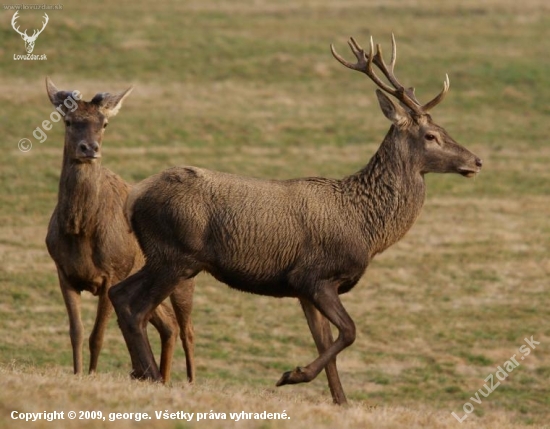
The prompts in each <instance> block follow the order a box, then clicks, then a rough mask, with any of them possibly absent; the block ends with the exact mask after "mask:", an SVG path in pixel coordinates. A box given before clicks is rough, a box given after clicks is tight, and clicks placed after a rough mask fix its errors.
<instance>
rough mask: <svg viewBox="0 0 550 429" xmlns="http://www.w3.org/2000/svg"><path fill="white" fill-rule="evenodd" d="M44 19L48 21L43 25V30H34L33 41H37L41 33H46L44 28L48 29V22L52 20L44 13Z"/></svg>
mask: <svg viewBox="0 0 550 429" xmlns="http://www.w3.org/2000/svg"><path fill="white" fill-rule="evenodd" d="M43 18H46V20H45V21H44V22H43V23H42V28H41V29H40V30H33V33H32V36H31V39H36V38H37V37H38V35H39V34H40V33H42V32H43V31H44V28H46V25H48V21H49V20H50V18H49V17H48V14H47V13H45V12H44V16H43Z"/></svg>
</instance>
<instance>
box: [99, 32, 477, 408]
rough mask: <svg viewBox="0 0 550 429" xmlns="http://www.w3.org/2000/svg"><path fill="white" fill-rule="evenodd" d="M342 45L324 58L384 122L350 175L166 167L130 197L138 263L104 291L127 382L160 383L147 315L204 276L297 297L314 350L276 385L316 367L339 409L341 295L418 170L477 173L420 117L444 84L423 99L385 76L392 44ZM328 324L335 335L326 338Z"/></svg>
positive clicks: (344, 343)
mask: <svg viewBox="0 0 550 429" xmlns="http://www.w3.org/2000/svg"><path fill="white" fill-rule="evenodd" d="M349 45H350V47H351V50H352V52H353V53H354V55H355V56H356V58H357V63H349V62H347V61H346V60H344V59H343V58H342V57H340V56H339V55H338V54H337V53H336V51H335V50H334V47H332V53H333V55H334V57H335V58H336V59H337V60H338V61H339V62H340V63H342V64H343V65H344V66H346V67H348V68H351V69H353V70H357V71H360V72H362V73H365V74H366V75H367V76H369V77H370V78H371V80H372V81H373V82H374V83H375V84H376V85H377V86H378V87H379V88H380V89H377V91H376V95H377V97H378V101H379V104H380V108H381V110H382V112H383V114H384V115H385V117H386V118H387V119H389V120H390V121H391V123H392V125H391V127H390V130H389V131H388V133H387V135H386V137H385V138H384V140H383V142H382V143H381V145H380V147H379V148H378V150H377V152H376V153H375V154H374V156H373V157H372V158H371V160H370V161H369V162H368V164H367V165H366V166H365V167H363V168H362V169H361V170H360V171H358V172H357V173H355V174H352V175H350V176H347V177H344V178H343V179H340V180H336V179H328V178H322V177H317V178H302V179H293V180H260V179H254V178H247V177H242V176H237V175H232V174H225V173H220V172H215V171H209V170H206V169H202V168H197V167H174V168H170V169H168V170H165V171H163V172H161V173H159V174H157V175H154V176H152V177H150V178H148V179H145V180H144V181H143V182H141V183H139V184H138V185H136V187H135V188H134V189H133V191H132V192H131V194H130V195H129V197H128V200H127V203H126V216H127V217H128V221H129V223H130V224H131V226H132V229H133V231H134V233H135V234H136V236H137V239H138V241H139V244H140V246H141V248H142V250H143V252H144V254H145V257H146V263H145V265H144V267H143V268H142V269H141V270H140V271H138V272H137V273H136V274H134V275H132V276H130V277H128V278H127V279H126V280H124V281H123V282H121V283H120V284H118V285H115V286H114V287H113V288H111V290H110V291H109V296H110V298H111V301H112V302H113V304H114V307H115V311H116V313H117V316H118V322H119V326H120V328H121V330H122V332H123V335H124V338H125V340H126V345H127V347H128V350H129V352H130V356H131V359H132V365H133V371H134V374H135V375H137V376H139V377H141V378H144V379H152V380H158V379H160V377H161V374H160V373H159V370H158V367H157V365H156V363H155V360H154V357H153V355H152V353H151V349H150V346H149V343H148V339H147V333H146V331H145V329H144V326H145V325H144V322H145V320H146V319H147V317H148V315H149V314H150V313H151V311H153V309H154V308H155V307H156V306H157V305H158V304H159V303H160V302H162V301H163V300H164V299H165V298H166V296H168V295H169V294H170V293H172V291H173V290H174V288H177V287H179V285H180V284H181V282H183V281H186V280H188V279H192V278H194V277H195V276H196V275H197V273H199V272H201V271H206V272H208V273H210V274H212V275H213V276H214V277H215V278H216V279H218V280H219V281H221V282H224V283H226V284H227V285H229V286H230V287H232V288H235V289H238V290H241V291H246V292H250V293H255V294H259V295H266V296H272V297H292V298H298V300H299V302H300V304H301V306H302V309H303V312H304V314H305V317H306V319H307V323H308V325H309V329H310V331H311V333H312V336H313V339H314V342H315V344H316V347H317V350H318V353H319V355H318V357H317V358H316V359H314V360H313V361H312V362H311V363H309V364H308V365H306V366H299V367H297V368H295V369H294V370H292V371H288V372H285V373H284V374H283V375H282V377H281V378H280V380H279V381H278V382H277V385H278V386H282V385H286V384H296V383H303V382H309V381H311V380H313V379H314V378H315V377H316V376H317V375H318V374H319V373H320V372H321V371H322V370H323V369H325V372H326V374H327V378H328V384H329V388H330V391H331V394H332V398H333V401H334V402H335V403H337V404H344V403H346V396H345V394H344V390H343V388H342V384H341V382H340V379H339V375H338V371H337V367H336V357H337V355H338V354H339V353H340V352H341V351H342V350H344V349H345V348H346V347H348V346H350V345H351V344H352V343H353V342H354V341H355V336H356V333H355V324H354V322H353V320H352V319H351V317H350V316H349V314H348V313H347V311H346V309H345V308H344V306H343V305H342V302H341V300H340V297H339V295H340V294H343V293H346V292H348V291H350V290H351V289H352V288H353V287H354V286H355V285H356V283H357V282H358V281H359V279H360V278H361V277H362V276H363V274H364V273H365V271H366V269H367V267H368V265H369V262H370V261H371V260H372V258H373V257H374V256H375V255H377V254H379V253H380V252H383V251H384V250H385V249H387V248H388V247H389V246H391V245H392V244H394V243H395V242H397V241H398V240H400V239H401V238H402V237H403V236H404V235H405V233H406V232H407V231H408V230H409V229H410V228H411V226H412V225H413V224H414V222H415V220H416V218H417V217H418V215H419V214H420V211H421V208H422V205H423V203H424V199H425V189H426V186H425V182H424V176H425V175H426V174H427V173H458V174H461V175H463V176H466V177H472V176H474V175H475V174H477V173H478V172H479V171H480V169H481V166H482V162H481V160H480V159H479V158H478V157H477V156H475V155H474V154H473V153H471V152H470V151H468V150H467V149H465V148H464V147H462V146H460V145H459V144H458V143H456V142H455V141H454V140H453V139H452V138H451V137H450V136H449V134H448V133H447V132H446V131H445V130H444V129H443V128H442V127H440V126H439V125H437V124H435V123H434V122H433V120H432V117H431V116H430V114H429V111H430V110H431V109H432V108H434V107H435V106H436V105H437V104H439V103H440V102H441V101H442V100H443V98H444V97H445V95H446V94H447V92H448V90H449V80H448V77H447V78H446V79H445V83H444V87H443V90H442V91H441V92H440V93H439V94H438V95H437V96H436V97H435V98H434V99H433V100H431V101H429V102H428V103H426V104H421V103H419V102H418V100H417V99H416V97H415V95H414V92H413V90H412V89H406V88H405V87H404V86H403V85H401V84H400V83H399V81H398V80H397V78H396V77H395V74H394V71H393V69H394V65H395V60H396V45H395V40H394V38H393V37H392V47H393V50H392V59H391V63H390V65H389V66H388V65H386V63H385V62H384V60H383V59H382V51H381V48H380V46H379V45H377V50H376V53H374V47H373V43H372V38H371V46H370V52H369V53H368V54H367V53H366V52H365V51H364V50H363V49H362V48H361V47H360V46H359V45H358V44H357V42H356V41H355V40H354V39H353V38H352V39H351V40H350V42H349ZM373 65H375V66H377V67H378V69H379V70H380V71H381V72H382V74H383V75H384V76H385V77H386V78H387V80H388V82H389V83H385V82H384V81H383V80H382V79H381V78H379V76H378V75H377V74H375V72H374V69H373ZM385 93H388V94H390V95H391V96H393V97H395V99H397V101H398V102H399V103H395V102H394V101H392V99H391V98H390V97H389V96H388V95H386V94H385ZM267 311H269V310H267ZM330 323H332V324H333V325H334V326H335V327H336V328H337V330H338V337H337V338H336V340H333V337H332V333H331V328H330Z"/></svg>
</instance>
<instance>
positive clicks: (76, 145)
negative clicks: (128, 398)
mask: <svg viewBox="0 0 550 429" xmlns="http://www.w3.org/2000/svg"><path fill="white" fill-rule="evenodd" d="M46 87H47V91H48V96H49V98H50V101H51V102H52V104H53V105H54V106H56V107H57V109H58V111H60V112H62V113H63V119H64V122H65V146H64V149H63V163H62V169H61V177H60V180H59V195H58V203H57V206H56V208H55V210H54V212H53V214H52V217H51V219H50V224H49V227H48V235H47V237H46V245H47V247H48V251H49V253H50V255H51V257H52V259H53V260H54V261H55V265H56V267H57V273H58V276H59V285H60V287H61V292H62V294H63V299H64V301H65V306H66V308H67V313H68V315H69V325H70V337H71V345H72V349H73V368H74V373H75V374H81V373H82V345H83V342H84V334H83V326H82V321H81V315H80V314H81V310H80V294H81V292H83V291H88V292H91V293H92V294H93V295H95V296H97V297H98V305H97V312H96V320H95V324H94V328H93V330H92V333H91V335H90V339H89V346H90V366H89V372H90V373H93V372H95V370H96V368H97V363H98V358H99V352H100V350H101V346H102V343H103V335H104V332H105V328H106V326H107V321H108V319H109V317H110V315H111V314H112V305H111V302H110V301H109V298H108V296H107V292H108V290H109V288H110V287H111V286H112V285H113V284H116V283H118V282H120V281H121V280H123V279H125V278H126V277H127V276H128V275H129V274H131V273H133V272H135V271H136V270H138V269H139V268H141V266H142V265H143V255H142V253H141V250H140V249H139V246H138V243H137V241H136V239H135V237H134V235H133V234H132V233H131V232H129V231H128V225H127V224H126V220H125V218H124V213H123V207H124V203H125V200H126V197H127V195H128V192H129V191H130V185H129V184H128V183H126V182H125V181H124V180H122V179H121V178H120V177H119V176H117V175H116V174H114V173H113V172H111V171H110V170H108V169H107V168H105V167H103V166H101V164H100V160H101V152H102V140H103V133H104V130H105V128H106V126H107V124H108V119H109V118H110V117H112V116H114V115H116V114H117V112H118V110H119V109H120V107H121V105H122V102H123V101H124V99H125V98H126V97H127V96H128V94H129V93H130V89H128V90H126V91H124V92H122V93H120V94H109V93H106V92H103V93H99V94H97V95H96V96H95V97H94V98H93V99H92V100H91V101H83V100H78V101H76V100H74V99H73V98H71V92H70V91H59V90H58V89H57V88H56V87H55V85H54V84H53V83H52V82H51V80H50V79H49V78H48V79H46ZM184 286H185V288H180V289H176V290H174V293H172V294H171V295H170V299H171V301H172V306H173V307H174V308H175V309H176V314H175V315H174V312H173V311H172V309H171V308H170V307H169V306H168V305H165V304H164V303H163V304H162V305H160V306H159V307H158V308H156V309H154V311H152V312H151V313H150V314H149V315H148V316H147V320H150V321H151V323H152V324H154V325H155V327H156V328H157V330H158V331H159V333H160V336H161V343H162V354H161V373H162V379H163V380H164V381H168V380H169V378H170V368H171V363H172V355H173V351H174V345H175V341H176V337H177V333H178V324H179V326H180V327H181V330H180V335H181V339H182V343H183V347H184V349H185V354H186V362H187V375H188V379H189V380H190V381H193V377H194V361H193V350H194V345H193V326H192V323H191V314H190V313H191V307H192V296H193V289H194V284H193V280H189V281H188V282H187V283H185V284H184Z"/></svg>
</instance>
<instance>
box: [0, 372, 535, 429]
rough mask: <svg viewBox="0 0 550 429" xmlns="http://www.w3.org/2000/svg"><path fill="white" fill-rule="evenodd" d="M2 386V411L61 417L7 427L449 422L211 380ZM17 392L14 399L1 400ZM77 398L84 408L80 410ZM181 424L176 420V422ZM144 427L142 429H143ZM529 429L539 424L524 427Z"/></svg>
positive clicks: (494, 421) (426, 414)
mask: <svg viewBox="0 0 550 429" xmlns="http://www.w3.org/2000/svg"><path fill="white" fill-rule="evenodd" d="M0 375H1V376H2V380H3V384H4V386H5V387H7V388H8V390H6V389H3V392H2V393H0V403H1V404H2V406H1V407H0V408H1V409H2V413H11V411H12V410H18V411H19V412H21V413H26V412H35V413H36V412H40V411H41V410H49V411H54V410H55V411H58V412H61V411H63V412H64V413H65V414H64V416H65V420H56V421H55V423H51V422H45V421H36V422H33V423H29V422H25V421H17V420H15V421H12V422H10V424H9V427H10V428H14V429H16V428H26V427H29V425H32V427H34V428H51V427H57V428H72V427H79V428H92V427H97V426H105V427H107V426H109V427H110V426H113V427H114V425H116V427H117V428H121V429H124V428H130V427H135V426H136V423H135V422H134V421H133V419H132V420H130V419H126V420H124V419H120V420H117V421H116V423H113V422H110V421H109V419H110V414H111V413H113V414H115V413H148V415H150V416H151V417H152V420H150V421H147V422H146V426H147V427H150V428H177V427H189V428H198V427H209V428H227V427H233V426H235V427H239V428H258V427H261V428H287V427H288V428H297V429H300V428H312V427H315V428H325V427H326V428H329V427H338V428H342V429H348V428H358V427H362V428H369V427H373V428H374V427H375V428H381V429H391V428H402V427H407V428H411V429H414V428H427V427H430V428H441V429H446V428H455V427H457V424H458V423H457V421H456V420H455V419H454V418H453V417H452V416H451V415H450V414H449V413H448V412H443V411H434V410H432V409H430V408H429V407H420V408H416V409H409V408H406V407H385V406H381V405H369V404H367V403H363V402H354V403H352V404H351V405H350V406H348V407H346V408H340V407H337V406H335V405H332V404H330V403H327V402H320V401H319V400H318V399H317V400H315V399H314V398H312V397H304V396H300V395H299V394H292V393H286V394H285V393H283V394H280V393H279V392H277V393H274V392H273V390H272V389H246V388H238V389H235V388H232V389H228V388H227V387H226V386H224V385H223V384H220V383H219V382H211V383H204V382H201V383H198V384H197V385H196V386H191V387H190V386H183V385H174V386H172V387H170V388H168V387H164V386H162V385H155V384H149V383H140V382H136V381H132V382H130V381H128V380H127V379H126V378H124V377H120V376H113V375H97V376H93V377H89V376H86V377H82V378H75V377H73V376H70V375H67V374H66V373H65V372H63V371H59V370H56V369H54V368H53V369H52V368H47V369H43V370H39V369H36V368H32V367H24V368H23V367H17V366H3V367H0ZM13 390H17V392H18V395H17V396H16V397H14V396H12V395H8V394H6V392H7V391H13ZM82 398H86V401H87V403H88V404H89V405H87V406H84V407H83V403H82ZM80 410H88V411H94V410H95V411H97V410H103V414H104V415H105V417H106V421H105V422H103V421H102V420H101V421H99V422H98V421H93V420H78V419H76V420H74V421H71V420H69V419H68V418H67V413H68V412H69V411H77V412H78V411H80ZM156 411H160V412H165V411H168V412H169V413H175V412H178V411H180V412H182V413H188V412H193V413H195V415H194V416H193V418H192V420H191V421H190V422H189V423H187V422H186V420H184V419H181V420H180V421H178V420H176V421H174V420H162V419H161V420H158V419H157V418H156V415H155V412H156ZM211 411H214V412H216V413H220V414H221V413H225V415H226V419H225V420H224V419H209V418H207V417H206V416H205V420H200V421H197V413H204V414H205V415H206V414H209V413H210V412H211ZM241 411H244V412H245V413H261V412H263V411H267V412H269V413H280V414H283V413H286V416H287V417H288V419H287V420H258V419H256V420H254V419H246V420H240V421H238V422H236V421H235V420H232V419H231V415H230V413H240V412H241ZM182 421H183V422H182ZM464 425H465V427H484V428H487V429H492V428H495V429H508V428H515V429H520V428H522V427H526V426H522V425H516V424H511V423H510V417H509V416H508V415H506V413H502V412H494V413H489V414H487V415H486V416H485V417H484V418H483V419H479V418H477V417H475V416H473V417H470V418H469V419H468V420H466V422H465V423H464ZM144 426H145V424H144ZM528 427H529V428H537V427H544V426H536V425H530V426H528Z"/></svg>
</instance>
